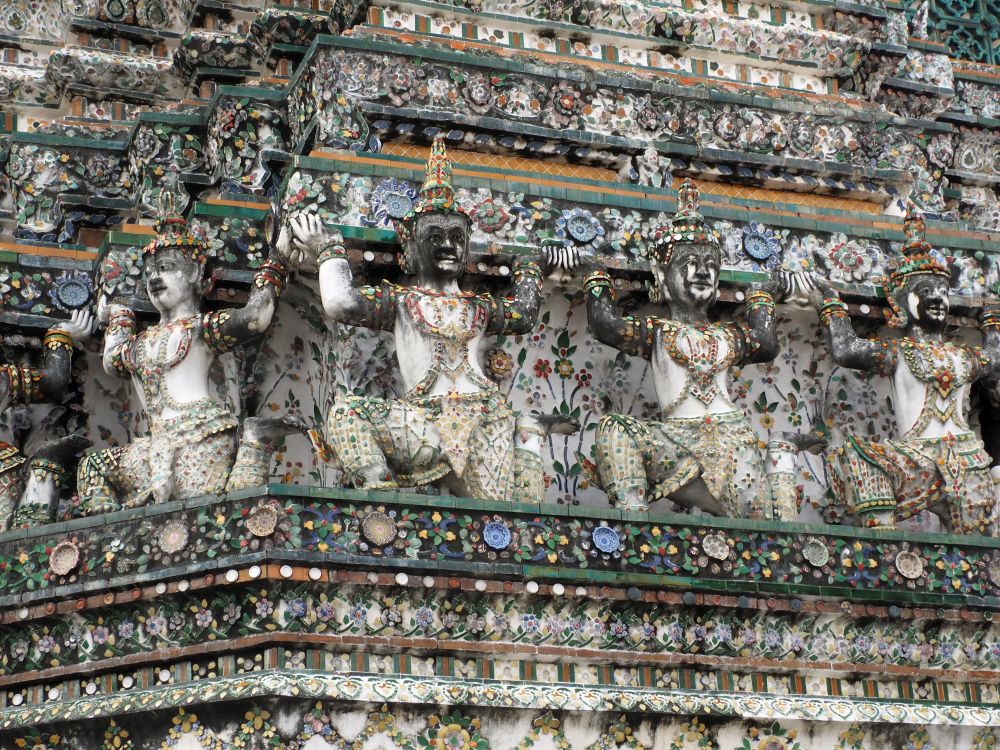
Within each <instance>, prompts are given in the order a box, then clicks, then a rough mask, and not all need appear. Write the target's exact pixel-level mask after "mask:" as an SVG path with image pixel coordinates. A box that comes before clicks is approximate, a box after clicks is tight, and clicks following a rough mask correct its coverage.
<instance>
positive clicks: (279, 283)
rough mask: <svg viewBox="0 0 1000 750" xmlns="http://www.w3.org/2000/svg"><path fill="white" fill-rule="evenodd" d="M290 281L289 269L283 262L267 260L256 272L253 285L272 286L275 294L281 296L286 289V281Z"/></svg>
mask: <svg viewBox="0 0 1000 750" xmlns="http://www.w3.org/2000/svg"><path fill="white" fill-rule="evenodd" d="M286 281H288V269H287V268H285V265H284V264H283V263H279V262H277V261H274V260H270V259H268V260H265V261H264V262H263V263H261V265H260V269H259V270H258V271H257V273H256V274H254V277H253V285H254V286H255V287H256V288H257V289H263V288H264V287H271V288H272V289H274V296H275V297H280V296H281V293H282V292H283V291H284V290H285V282H286Z"/></svg>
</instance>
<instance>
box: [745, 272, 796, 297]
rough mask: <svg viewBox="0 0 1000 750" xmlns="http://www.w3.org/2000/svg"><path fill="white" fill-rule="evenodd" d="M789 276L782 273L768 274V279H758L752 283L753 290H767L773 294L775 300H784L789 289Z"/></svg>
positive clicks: (751, 289)
mask: <svg viewBox="0 0 1000 750" xmlns="http://www.w3.org/2000/svg"><path fill="white" fill-rule="evenodd" d="M789 288H790V287H789V283H788V278H787V277H786V276H784V275H782V274H774V275H773V276H768V277H767V281H757V282H754V283H753V284H751V285H750V289H749V291H751V292H765V293H767V294H770V295H771V299H773V300H774V301H775V302H781V301H782V300H784V298H785V295H786V294H788V291H789Z"/></svg>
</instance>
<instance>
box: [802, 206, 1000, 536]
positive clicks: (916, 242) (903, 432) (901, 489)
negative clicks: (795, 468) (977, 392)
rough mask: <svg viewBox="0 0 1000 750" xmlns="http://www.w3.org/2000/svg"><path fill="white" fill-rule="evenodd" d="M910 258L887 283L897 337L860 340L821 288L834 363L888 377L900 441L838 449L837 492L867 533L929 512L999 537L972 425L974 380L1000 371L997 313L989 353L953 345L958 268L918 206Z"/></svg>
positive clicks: (909, 223) (986, 331)
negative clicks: (936, 245) (936, 246)
mask: <svg viewBox="0 0 1000 750" xmlns="http://www.w3.org/2000/svg"><path fill="white" fill-rule="evenodd" d="M903 231H904V233H905V235H906V243H905V245H904V246H903V255H904V258H903V260H902V261H901V262H900V263H899V265H898V266H897V267H896V268H895V270H894V271H893V272H892V273H891V274H890V275H889V277H888V279H887V280H886V283H885V290H886V296H887V297H888V300H889V305H890V309H891V310H892V316H891V318H890V320H889V325H890V326H891V327H894V328H902V329H903V336H902V337H901V338H897V339H881V340H877V339H876V340H871V339H862V338H860V337H858V336H857V335H856V334H855V332H854V328H853V327H852V325H851V320H850V318H849V317H848V315H847V306H846V305H845V304H844V303H843V302H842V301H841V300H840V298H839V296H838V295H837V293H836V292H835V291H834V290H833V289H832V288H831V287H830V286H829V285H828V284H822V285H821V286H822V288H823V289H822V290H823V292H824V296H823V297H822V298H821V299H819V304H818V309H819V317H820V321H821V322H822V324H823V327H824V328H825V330H826V334H827V340H828V342H829V345H830V351H831V353H832V355H833V360H834V361H835V362H836V363H837V364H838V365H840V366H842V367H849V368H851V369H855V370H865V371H868V372H874V373H878V374H879V375H881V376H883V377H886V378H890V379H891V383H892V391H891V393H892V406H893V412H894V413H895V416H896V424H897V427H898V429H899V437H897V438H894V439H889V440H870V439H867V438H863V437H858V436H855V437H851V438H849V439H848V440H847V442H846V443H845V444H844V445H842V446H840V447H838V448H837V449H835V450H833V451H831V453H830V455H829V456H828V464H829V466H830V469H831V480H832V485H833V489H834V492H835V493H836V494H837V495H838V497H839V499H840V500H841V501H842V502H843V503H844V504H845V506H846V508H847V510H848V512H850V513H853V514H857V515H858V516H860V517H861V519H862V523H863V524H864V525H865V526H869V527H874V528H893V527H894V526H895V524H896V522H897V521H901V520H903V519H906V518H910V517H911V516H914V515H916V514H917V513H920V512H921V511H924V510H930V511H932V512H934V513H935V514H937V515H939V516H940V517H941V519H942V521H943V523H944V524H945V526H946V527H948V529H949V530H950V531H951V532H952V533H955V534H988V535H992V536H996V535H997V533H998V525H997V503H996V497H995V494H994V488H993V481H992V478H991V476H990V463H991V462H990V456H989V454H988V453H987V452H986V449H985V447H984V446H983V441H982V440H981V439H980V438H979V436H977V435H976V434H975V433H974V432H973V431H972V429H971V428H970V427H969V424H968V421H967V420H968V403H969V388H970V385H971V384H972V383H973V381H975V380H977V379H979V378H984V377H992V378H995V377H996V376H997V374H998V373H1000V310H997V309H996V308H987V309H986V310H985V311H984V312H983V316H982V320H981V328H982V332H983V345H984V346H983V348H980V347H976V346H966V345H963V344H957V343H952V342H950V341H949V340H948V339H949V335H948V332H947V326H948V323H947V319H948V311H949V309H950V302H949V299H948V289H949V286H950V282H951V271H950V269H949V268H948V266H947V264H946V263H945V262H944V260H943V259H942V258H940V257H938V256H937V254H936V253H935V252H934V251H933V250H932V248H931V245H930V243H928V242H927V241H926V239H924V232H925V225H924V220H923V217H922V216H920V215H919V214H917V213H916V211H915V208H914V207H913V206H912V205H911V206H910V207H909V210H908V211H907V216H906V219H905V221H904V224H903Z"/></svg>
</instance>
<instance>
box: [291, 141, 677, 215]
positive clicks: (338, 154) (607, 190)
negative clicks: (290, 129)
mask: <svg viewBox="0 0 1000 750" xmlns="http://www.w3.org/2000/svg"><path fill="white" fill-rule="evenodd" d="M448 153H449V154H450V153H452V152H451V151H448ZM309 156H311V157H314V158H317V159H336V160H337V161H342V162H353V163H355V164H371V165H377V166H380V167H384V166H386V163H385V161H384V160H382V159H373V158H371V157H368V156H358V155H355V154H345V153H344V152H342V151H311V152H309ZM400 166H402V165H400ZM415 167H416V165H413V168H415ZM454 174H460V175H465V176H466V177H483V178H485V179H488V180H490V179H492V180H509V179H510V176H509V175H506V174H504V173H503V172H484V171H480V170H478V169H462V168H456V169H455V170H454ZM518 179H519V180H520V181H522V182H527V183H529V184H531V185H547V186H549V187H561V188H568V189H570V190H582V191H586V192H591V193H600V194H601V195H627V196H631V197H633V198H636V197H644V198H646V199H647V200H651V201H663V202H670V203H673V199H672V198H669V197H667V196H663V195H656V194H652V195H650V194H646V193H638V192H636V191H634V190H616V189H615V188H613V187H611V186H609V185H606V184H605V185H587V184H585V183H569V182H561V181H559V180H547V179H544V178H539V177H530V176H524V177H519V178H518Z"/></svg>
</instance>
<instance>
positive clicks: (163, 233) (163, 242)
mask: <svg viewBox="0 0 1000 750" xmlns="http://www.w3.org/2000/svg"><path fill="white" fill-rule="evenodd" d="M159 209H160V215H159V216H158V217H157V219H156V221H154V222H153V229H154V230H155V231H156V238H155V239H154V240H152V241H151V242H150V243H149V244H147V245H146V246H145V247H144V248H143V249H142V254H143V256H147V255H148V256H153V255H156V253H158V252H159V251H160V250H166V249H168V248H171V249H175V250H180V251H181V253H183V254H184V255H185V256H186V257H188V258H190V259H191V260H193V261H195V262H196V263H200V264H201V265H205V262H206V261H207V260H208V250H209V245H208V241H207V240H206V239H205V237H204V236H203V235H202V233H201V232H198V231H192V230H191V229H190V228H189V227H188V224H187V222H186V221H185V220H184V217H183V216H181V215H180V213H179V212H178V211H177V210H176V208H175V204H174V196H173V194H172V193H171V192H170V191H169V190H161V191H160V197H159Z"/></svg>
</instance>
